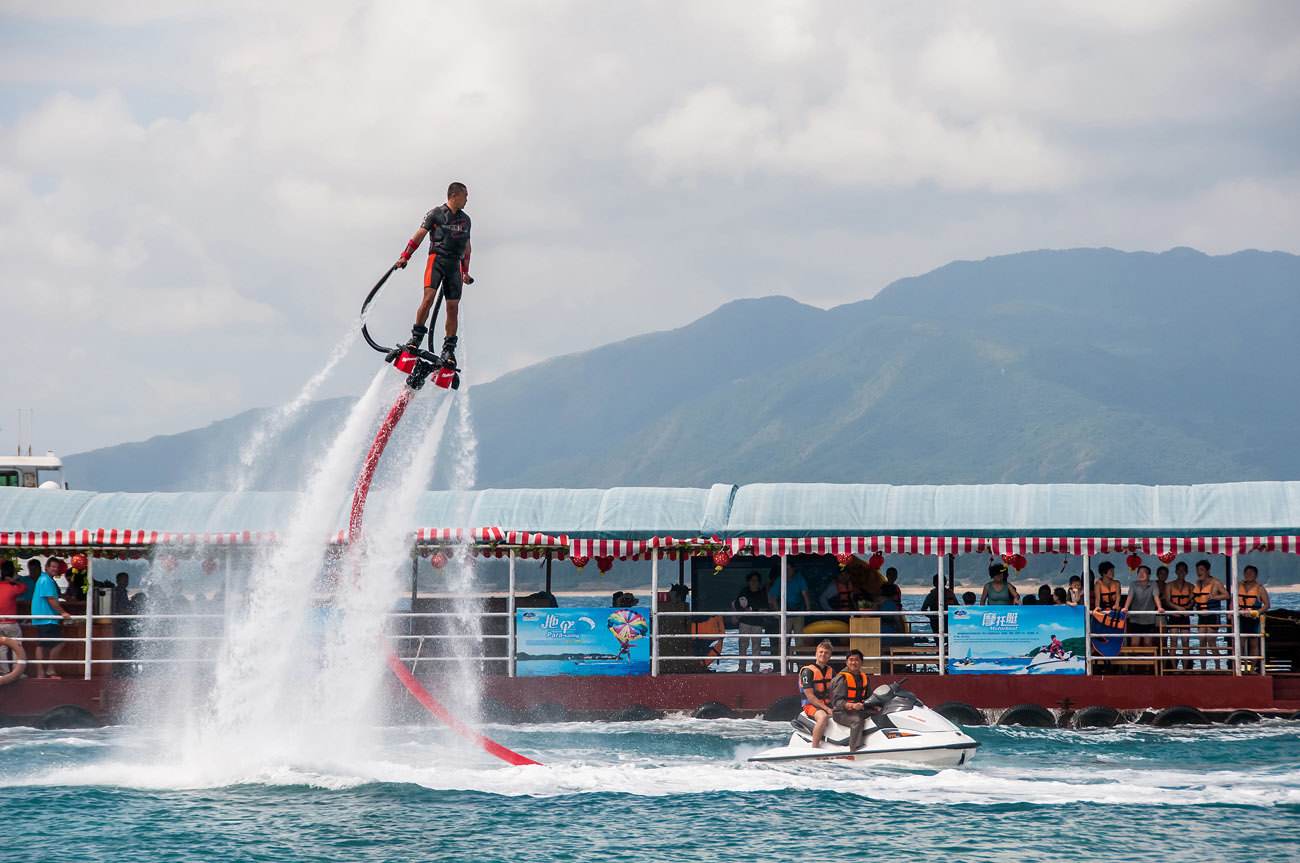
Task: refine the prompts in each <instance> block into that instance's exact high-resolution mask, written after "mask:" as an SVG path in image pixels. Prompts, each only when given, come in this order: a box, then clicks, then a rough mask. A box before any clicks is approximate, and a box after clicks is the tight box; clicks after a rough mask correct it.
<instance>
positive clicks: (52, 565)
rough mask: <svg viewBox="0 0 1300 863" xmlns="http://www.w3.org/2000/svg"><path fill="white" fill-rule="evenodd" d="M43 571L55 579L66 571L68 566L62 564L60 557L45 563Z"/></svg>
mask: <svg viewBox="0 0 1300 863" xmlns="http://www.w3.org/2000/svg"><path fill="white" fill-rule="evenodd" d="M45 570H46V571H47V572H48V573H49V574H50V575H52V576H54V577H55V578H58V577H59V576H60V575H63V573H65V572H67V571H68V565H67V564H66V563H64V561H63V558H61V557H52V558H50V559H49V560H47V561H45Z"/></svg>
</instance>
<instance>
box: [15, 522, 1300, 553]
mask: <svg viewBox="0 0 1300 863" xmlns="http://www.w3.org/2000/svg"><path fill="white" fill-rule="evenodd" d="M412 539H413V541H414V542H415V543H417V544H422V545H462V544H471V545H475V546H479V547H481V548H482V549H483V551H484V552H486V553H489V554H492V555H493V556H498V557H503V556H504V555H505V551H504V550H503V549H501V548H497V546H502V545H504V546H507V547H513V548H518V549H519V550H520V553H521V556H523V557H534V558H536V557H544V556H545V554H546V553H547V551H550V552H551V553H552V554H553V555H556V556H565V555H567V556H575V557H590V558H596V557H615V558H619V559H627V558H632V559H639V558H642V557H647V556H649V555H650V553H651V552H652V551H654V550H655V549H662V550H665V552H666V556H672V557H676V555H677V553H679V552H682V551H686V552H688V553H689V552H692V551H699V550H707V549H709V548H711V547H717V546H721V545H725V546H727V547H728V548H730V550H731V551H732V553H733V554H742V553H745V554H753V555H760V556H770V555H781V554H841V553H845V552H847V553H850V554H872V553H874V552H880V553H881V554H925V555H934V554H1025V555H1031V554H1072V555H1081V554H1107V553H1126V552H1136V553H1138V554H1148V555H1160V554H1165V553H1169V552H1172V553H1175V554H1244V553H1247V552H1252V551H1278V552H1286V553H1291V554H1300V536H1294V535H1280V536H1195V537H1077V536H1074V537H1061V536H1053V537H971V536H961V537H953V536H888V535H886V536H820V537H796V538H789V537H760V538H751V537H742V538H733V539H729V540H722V539H719V538H717V537H672V536H661V537H652V538H650V539H575V538H570V537H568V536H564V535H562V534H560V535H553V534H543V533H528V532H523V531H506V530H502V529H501V528H499V527H478V528H473V529H465V528H427V527H426V528H420V529H419V530H417V531H415V532H414V534H412ZM276 540H277V535H276V534H275V533H272V532H259V531H233V532H227V533H166V532H162V531H150V530H131V529H117V528H100V529H97V530H50V531H25V532H12V531H10V532H5V531H0V547H7V548H96V547H121V546H137V547H138V546H194V547H199V546H243V545H258V544H264V543H274V542H275V541H276ZM333 541H334V542H335V543H336V544H345V543H346V542H347V534H346V531H339V532H338V533H337V534H335V535H334V537H333Z"/></svg>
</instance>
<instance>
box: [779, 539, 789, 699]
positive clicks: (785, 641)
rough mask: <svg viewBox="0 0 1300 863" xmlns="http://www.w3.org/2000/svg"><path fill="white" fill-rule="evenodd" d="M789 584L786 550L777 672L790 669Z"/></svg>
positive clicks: (782, 578) (783, 558)
mask: <svg viewBox="0 0 1300 863" xmlns="http://www.w3.org/2000/svg"><path fill="white" fill-rule="evenodd" d="M789 584H790V559H789V558H788V557H786V555H785V553H784V552H782V554H781V625H780V627H779V631H780V633H781V650H780V657H781V669H780V671H778V672H777V673H778V674H785V673H787V672H788V671H789V666H787V665H786V661H787V655H788V653H789V645H790V636H789V635H788V633H787V632H786V621H787V620H788V619H789V612H787V611H786V609H788V608H789V607H790V603H789V592H788V591H789Z"/></svg>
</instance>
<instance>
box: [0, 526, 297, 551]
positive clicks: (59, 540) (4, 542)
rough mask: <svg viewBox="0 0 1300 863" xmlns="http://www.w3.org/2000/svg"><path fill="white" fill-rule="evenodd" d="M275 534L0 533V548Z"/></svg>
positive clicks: (268, 536) (227, 540)
mask: <svg viewBox="0 0 1300 863" xmlns="http://www.w3.org/2000/svg"><path fill="white" fill-rule="evenodd" d="M275 540H276V534H274V533H262V532H257V531H247V530H245V531H235V532H231V533H165V532H162V531H156V530H118V529H116V528H100V529H98V530H42V531H25V532H12V533H6V532H4V531H0V546H4V547H12V548H72V547H93V546H122V545H194V546H198V545H252V544H256V543H264V542H275Z"/></svg>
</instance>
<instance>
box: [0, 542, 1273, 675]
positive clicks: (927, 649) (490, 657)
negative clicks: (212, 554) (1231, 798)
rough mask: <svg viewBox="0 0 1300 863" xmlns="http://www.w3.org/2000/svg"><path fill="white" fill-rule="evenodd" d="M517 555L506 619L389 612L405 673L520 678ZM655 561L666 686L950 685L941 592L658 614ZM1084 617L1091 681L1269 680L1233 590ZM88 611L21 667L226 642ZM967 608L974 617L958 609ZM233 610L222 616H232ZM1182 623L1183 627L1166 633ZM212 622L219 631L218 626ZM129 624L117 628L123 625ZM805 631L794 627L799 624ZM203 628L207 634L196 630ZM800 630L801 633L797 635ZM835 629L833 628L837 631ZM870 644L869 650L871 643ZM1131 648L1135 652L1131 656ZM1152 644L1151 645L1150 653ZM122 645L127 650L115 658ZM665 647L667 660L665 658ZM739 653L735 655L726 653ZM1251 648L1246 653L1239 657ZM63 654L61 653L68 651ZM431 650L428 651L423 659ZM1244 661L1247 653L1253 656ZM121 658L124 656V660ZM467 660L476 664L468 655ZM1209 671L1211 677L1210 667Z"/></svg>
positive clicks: (152, 661) (146, 617)
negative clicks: (826, 606)
mask: <svg viewBox="0 0 1300 863" xmlns="http://www.w3.org/2000/svg"><path fill="white" fill-rule="evenodd" d="M516 559H517V555H516V554H515V553H513V552H512V553H511V554H510V556H509V564H510V570H509V576H510V577H509V588H508V593H507V595H506V597H505V605H506V610H505V611H482V610H478V611H472V612H461V611H409V612H390V613H388V615H387V618H388V621H389V626H390V628H391V627H392V626H393V625H395V624H396V625H401V624H403V623H405V626H406V630H407V631H405V632H387V633H386V634H385V636H386V638H387V639H388V640H389V642H390V644H391V645H392V646H393V649H394V650H395V651H396V652H397V653H398V656H399V658H400V659H402V660H403V661H405V662H407V663H409V664H410V665H411V666H412V668H415V667H418V666H419V665H420V664H422V663H442V662H480V663H484V664H494V665H504V666H505V672H506V674H507V675H509V676H514V674H515V670H516V665H515V663H516V660H515V650H514V645H515V636H516V612H517V611H518V610H520V609H519V608H518V607H517V606H516V595H515V590H514V588H515V564H516ZM938 561H939V565H938V573H939V583H940V584H944V583H945V579H944V577H943V576H944V565H945V558H944V557H943V556H939V557H938ZM659 562H660V553H659V552H656V553H655V554H654V555H653V557H652V568H651V600H650V605H651V608H650V632H649V639H650V657H651V660H650V663H651V672H650V673H651V674H652V675H656V676H657V675H659V674H660V671H661V667H662V666H663V664H664V663H670V664H671V665H670V667H672V668H676V667H677V666H676V663H690V664H695V665H696V667H695V668H694V669H693V670H704V669H705V668H708V669H711V670H714V671H720V670H724V669H723V666H724V664H725V665H727V666H729V665H730V663H731V662H733V661H734V662H735V663H736V671H738V672H744V670H745V669H746V667H748V668H750V669H753V670H754V671H761V669H762V668H763V666H764V665H770V666H772V670H773V671H774V672H776V673H781V674H787V673H790V672H791V671H792V670H794V668H795V667H796V666H797V664H798V663H799V662H802V661H805V660H806V659H807V658H809V657H811V655H812V653H813V650H812V649H811V645H809V644H808V643H809V642H819V641H821V640H823V639H827V640H830V641H831V642H832V643H833V644H834V645H836V650H835V653H836V654H837V658H838V656H840V655H842V648H844V647H845V646H847V645H851V644H852V643H853V642H855V641H856V642H857V643H858V644H859V645H860V646H864V647H868V648H871V647H874V648H875V649H874V650H864V651H863V653H864V654H867V655H865V656H864V660H865V661H866V662H868V663H877V662H878V663H881V667H882V669H885V668H887V669H890V670H891V671H892V670H893V669H894V668H895V667H897V666H900V665H901V666H906V667H908V668H909V669H910V672H909V673H927V672H929V670H930V669H933V672H932V673H937V674H939V675H943V674H946V673H947V669H946V665H947V659H948V656H949V655H950V650H949V647H950V640H951V639H950V635H949V633H948V632H947V631H946V626H947V611H948V607H947V604H946V591H945V590H939V591H938V608H937V609H935V610H921V611H916V610H908V609H903V610H898V611H880V610H872V609H849V610H836V611H825V610H815V611H800V610H790V609H788V608H786V606H787V605H788V591H787V586H788V575H789V573H788V568H787V558H786V557H784V556H782V557H781V558H780V585H779V596H780V604H781V608H779V609H774V610H752V611H739V610H731V609H718V610H712V609H699V608H696V609H691V610H661V609H660V608H659ZM1088 564H1089V559H1088V556H1086V555H1084V556H1083V571H1084V573H1085V576H1086V573H1087V572H1088ZM1236 570H1237V561H1236V558H1235V557H1233V558H1232V575H1233V583H1234V585H1235V584H1237V583H1238V582H1237V581H1236V576H1237V571H1236ZM1083 593H1084V597H1083V600H1084V601H1083V609H1084V613H1083V618H1084V622H1085V623H1084V644H1085V648H1084V657H1083V659H1084V666H1085V673H1086V674H1093V673H1094V668H1096V669H1099V670H1101V671H1103V672H1106V673H1109V672H1111V671H1113V670H1114V669H1116V668H1122V667H1126V666H1142V665H1147V666H1150V667H1152V669H1153V670H1154V671H1155V673H1184V672H1187V671H1190V670H1193V668H1192V667H1193V666H1194V665H1195V664H1196V663H1200V665H1201V668H1200V670H1201V671H1211V670H1212V671H1215V672H1221V671H1231V672H1232V673H1233V674H1237V675H1240V674H1243V673H1263V671H1264V664H1265V655H1264V654H1265V652H1266V651H1265V650H1264V644H1265V641H1264V639H1265V638H1266V637H1267V633H1266V632H1265V631H1264V629H1265V627H1264V625H1263V616H1261V617H1260V618H1259V620H1260V631H1259V632H1258V633H1253V632H1243V631H1242V626H1241V621H1242V620H1243V617H1242V615H1241V611H1240V608H1239V607H1238V600H1239V594H1238V591H1237V590H1235V589H1233V590H1231V591H1230V596H1231V600H1230V603H1229V604H1230V607H1229V608H1226V609H1218V610H1215V609H1210V610H1191V611H1184V610H1177V609H1174V610H1165V611H1162V612H1156V611H1151V612H1146V611H1143V612H1139V613H1141V614H1144V615H1150V617H1151V618H1152V619H1154V620H1156V621H1157V630H1156V631H1155V632H1151V633H1145V632H1143V633H1129V632H1125V633H1106V634H1105V637H1107V638H1113V639H1119V640H1121V641H1122V642H1123V643H1124V645H1125V646H1126V649H1122V650H1121V651H1120V652H1119V654H1118V655H1116V656H1100V655H1098V653H1097V652H1096V651H1095V650H1094V649H1093V647H1094V641H1095V639H1097V638H1099V637H1101V636H1099V635H1098V634H1097V633H1095V632H1094V628H1093V621H1092V616H1091V615H1090V614H1088V613H1087V609H1088V608H1089V606H1090V603H1091V584H1090V583H1089V580H1088V579H1087V578H1086V577H1085V579H1084V589H1083ZM94 605H95V603H94V602H93V601H88V602H87V608H86V611H85V613H84V614H79V615H76V616H74V617H71V618H59V617H53V616H51V615H31V614H28V615H14V616H12V617H13V618H14V619H18V620H22V621H26V622H30V621H35V620H41V621H45V622H48V621H51V620H53V621H55V622H57V623H60V624H62V623H64V622H79V623H81V624H82V627H83V631H82V632H80V633H76V634H73V635H71V636H69V637H56V638H50V637H48V636H40V635H35V634H31V633H32V630H31V629H27V630H26V631H25V633H24V635H23V636H22V637H20V638H17V639H13V640H15V641H18V642H19V643H20V644H22V645H24V650H25V648H26V646H27V645H32V646H33V647H38V648H39V647H43V646H46V645H49V646H51V647H52V646H54V645H60V644H62V645H68V644H72V643H79V644H80V645H81V648H82V657H81V658H79V659H63V658H62V657H61V656H60V657H59V658H49V657H48V656H46V657H43V658H42V657H37V656H35V655H34V654H35V653H36V651H35V650H33V651H26V650H25V652H27V653H28V655H27V657H26V661H27V662H28V664H29V666H30V665H31V664H32V663H36V664H38V665H42V666H44V665H50V666H63V667H66V666H80V667H81V668H82V674H83V677H84V678H85V679H90V678H91V677H92V671H93V668H94V666H97V665H109V666H112V665H127V666H140V667H143V666H147V665H157V664H168V663H208V664H211V663H213V662H216V661H218V657H217V656H216V654H215V651H214V652H212V653H211V654H210V655H203V656H192V655H191V656H177V655H171V656H159V655H157V654H158V653H159V652H160V651H158V650H147V649H146V650H139V649H138V648H140V647H141V646H144V647H146V648H148V647H150V646H151V645H152V646H158V645H173V644H174V645H182V644H187V643H198V644H203V643H208V644H212V643H217V642H220V641H222V639H223V638H224V636H223V635H222V630H223V629H224V626H225V621H226V615H225V614H218V613H204V612H185V613H173V612H161V613H147V614H117V613H111V614H95V613H92V607H93V606H94ZM962 607H963V608H971V607H976V606H962ZM978 607H981V608H1009V607H1010V606H978ZM229 610H230V607H229V605H227V611H229ZM1207 615H1208V616H1211V617H1213V618H1215V619H1216V620H1215V622H1214V623H1213V624H1210V623H1202V622H1201V619H1202V618H1203V617H1205V616H1207ZM467 617H472V618H477V619H478V622H479V627H478V629H479V631H477V632H473V631H470V632H454V631H446V630H445V628H444V630H443V631H427V632H416V631H414V628H415V625H416V623H417V622H419V621H441V620H444V619H465V618H467ZM719 618H721V619H722V621H723V622H722V624H721V629H719V628H718V626H719V624H718V622H717V621H718V619H719ZM755 619H760V620H763V621H764V622H766V623H769V624H770V623H771V622H773V621H775V622H776V626H775V628H774V629H772V630H769V629H768V628H767V627H765V628H763V629H761V630H759V631H753V630H743V629H741V627H740V626H739V625H737V626H734V627H732V626H729V625H727V623H726V621H727V620H734V621H735V622H736V623H737V624H741V623H743V622H744V621H745V620H755ZM1179 619H1186V620H1187V623H1185V624H1180V623H1169V621H1177V620H1179ZM503 620H504V623H505V626H504V632H501V631H492V632H484V631H483V628H484V627H483V624H485V623H491V622H501V621H503ZM809 620H812V621H814V622H815V621H817V620H839V621H843V622H844V623H845V626H844V631H834V632H827V631H817V632H806V631H803V629H805V628H806V626H807V623H808V621H809ZM859 620H860V621H865V622H868V623H869V622H870V621H873V620H874V621H877V626H876V627H875V628H874V629H873V628H871V627H870V626H869V625H864V627H862V628H858V629H855V621H859ZM892 620H897V621H899V628H900V629H902V630H907V629H908V626H907V625H906V624H905V622H907V621H924V622H925V623H926V629H925V630H913V631H896V632H891V631H882V630H885V629H886V628H887V626H886V624H887V622H889V621H892ZM676 621H682V622H684V624H685V625H684V626H683V627H675V626H673V625H672V624H673V623H674V622H676ZM704 621H708V622H709V623H710V627H709V628H708V629H707V630H706V631H700V630H699V629H695V631H670V632H665V631H663V630H664V626H665V624H667V625H668V628H669V629H677V628H681V629H685V630H691V629H692V628H693V625H694V626H695V627H698V626H700V625H701V624H702V622H704ZM210 622H215V623H216V624H217V625H216V626H215V627H213V626H211V623H210ZM105 623H108V624H110V625H112V626H113V634H112V635H108V634H104V633H102V632H101V634H95V627H96V626H102V625H103V624H105ZM119 623H120V624H123V625H120V626H119V625H118V624H119ZM169 623H170V624H188V628H189V629H190V630H193V631H189V632H184V633H182V634H177V633H176V632H175V631H169V630H170V629H172V627H169V626H168V625H167V624H169ZM796 623H797V624H799V625H798V626H795V625H794V624H796ZM200 629H203V630H204V631H198V630H200ZM796 629H797V630H798V631H796ZM837 629H838V628H837ZM873 639H874V641H872V640H873ZM457 641H468V642H476V643H477V644H478V650H477V651H476V652H475V651H468V652H466V651H460V652H456V651H453V652H451V653H447V652H446V651H443V650H440V649H434V648H435V646H438V645H446V644H448V643H454V642H457ZM764 642H766V645H767V647H768V650H769V652H768V653H767V654H763V652H762V647H763V644H764ZM1129 642H1138V643H1135V644H1132V645H1131V647H1129V646H1128V645H1129ZM1146 642H1151V643H1152V644H1150V645H1148V644H1147V643H1146ZM100 643H106V644H108V645H109V646H110V649H111V651H110V652H111V653H112V655H111V656H99V657H96V656H95V655H94V654H95V645H96V644H100ZM682 643H684V644H686V645H689V646H690V649H688V651H687V652H685V653H678V652H677V651H676V650H675V649H672V647H671V646H672V645H676V644H682ZM700 643H703V644H705V645H707V647H706V648H705V649H704V651H703V652H699V651H696V650H694V646H695V645H698V644H700ZM119 645H120V646H121V647H122V648H124V649H122V650H119V649H118V646H119ZM489 645H500V647H501V650H500V651H499V652H498V651H495V650H492V651H489V650H487V649H486V648H487V647H488V646H489ZM665 645H669V646H670V649H669V650H668V651H667V652H665V650H664V647H665ZM733 647H734V649H735V652H730V650H731V649H732V648H733ZM1243 648H1246V650H1243ZM63 649H66V648H63ZM426 649H428V650H429V651H430V652H428V653H426ZM1247 651H1249V652H1247ZM119 654H121V655H119ZM467 654H472V655H467ZM7 658H8V657H7V656H6V655H5V651H3V650H0V674H2V673H4V670H5V669H7V668H8V663H7V661H6V660H7ZM1211 664H1213V666H1214V668H1213V669H1211V668H1210V665H1211Z"/></svg>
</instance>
